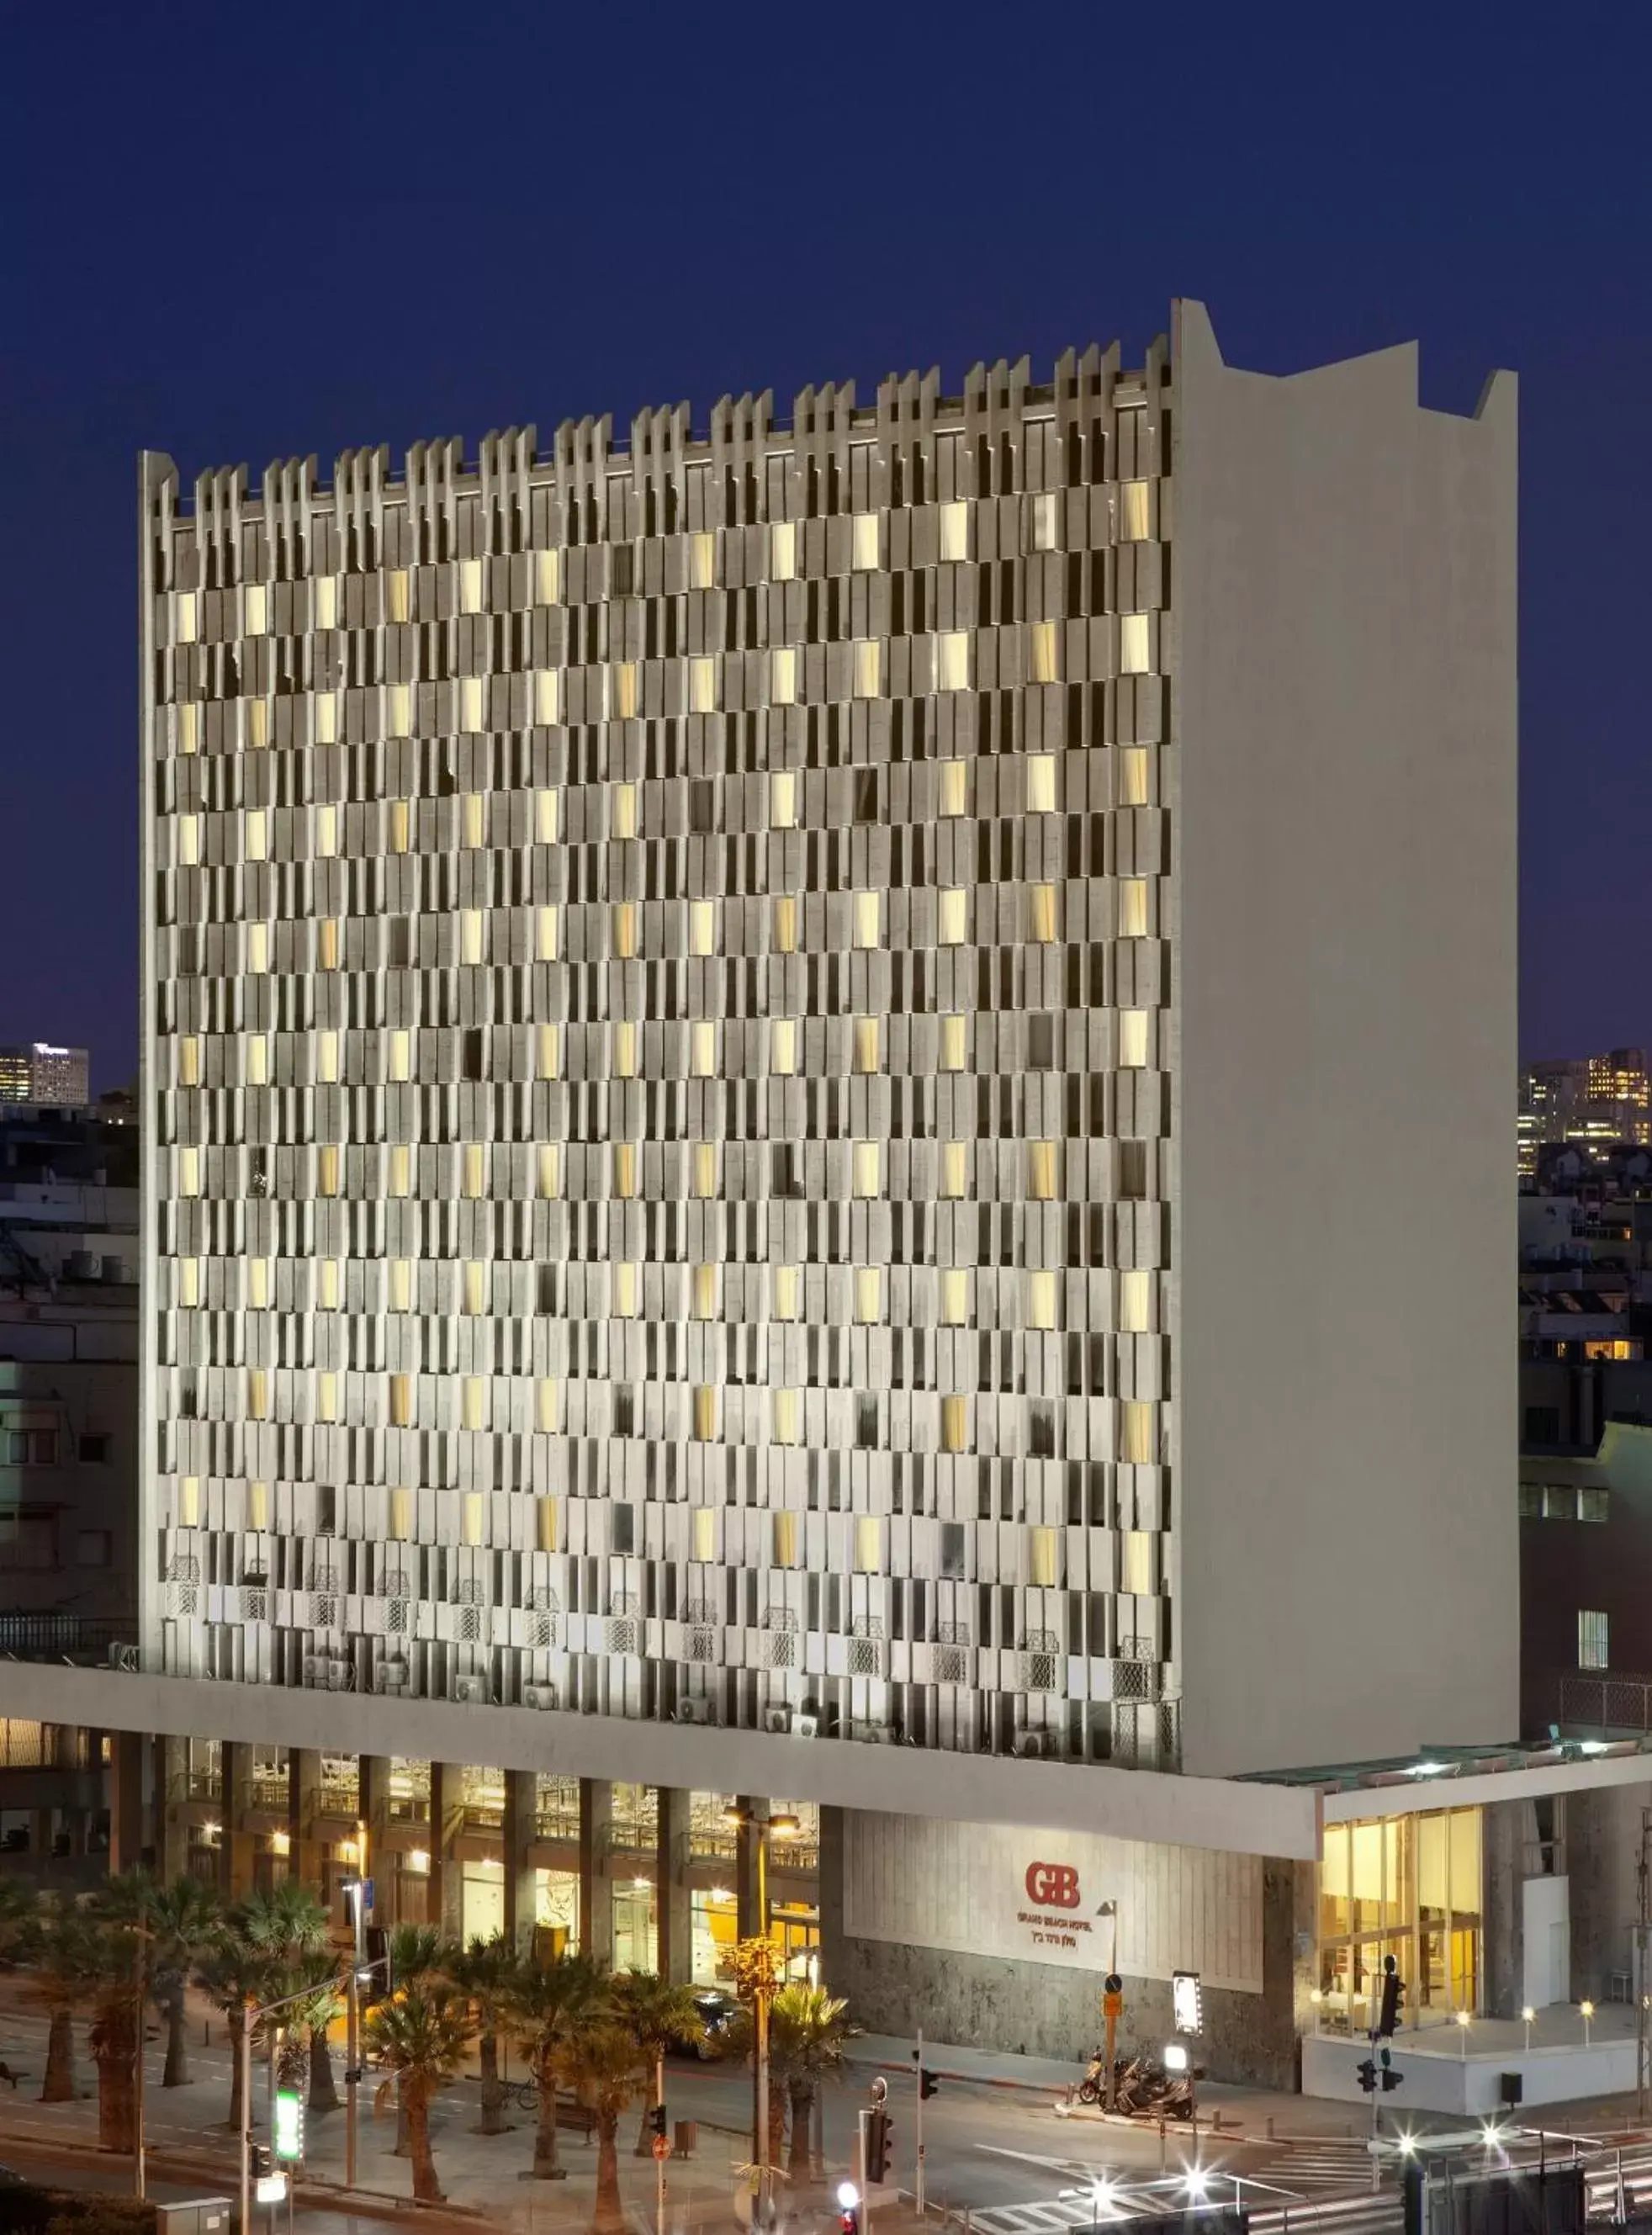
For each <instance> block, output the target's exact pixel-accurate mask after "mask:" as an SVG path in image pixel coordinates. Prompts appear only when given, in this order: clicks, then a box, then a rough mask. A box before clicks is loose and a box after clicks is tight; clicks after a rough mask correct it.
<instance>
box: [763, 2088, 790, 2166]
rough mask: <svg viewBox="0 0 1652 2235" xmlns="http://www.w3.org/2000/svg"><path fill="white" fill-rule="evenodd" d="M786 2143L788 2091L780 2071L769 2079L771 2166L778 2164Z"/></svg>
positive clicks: (768, 2153)
mask: <svg viewBox="0 0 1652 2235" xmlns="http://www.w3.org/2000/svg"><path fill="white" fill-rule="evenodd" d="M785 2144H786V2091H785V2088H784V2086H783V2084H782V2081H781V2079H780V2075H779V2074H778V2073H771V2074H770V2079H769V2147H768V2151H767V2153H766V2154H767V2157H768V2160H769V2163H770V2166H777V2165H778V2164H779V2162H780V2159H781V2155H782V2153H783V2150H784V2148H785Z"/></svg>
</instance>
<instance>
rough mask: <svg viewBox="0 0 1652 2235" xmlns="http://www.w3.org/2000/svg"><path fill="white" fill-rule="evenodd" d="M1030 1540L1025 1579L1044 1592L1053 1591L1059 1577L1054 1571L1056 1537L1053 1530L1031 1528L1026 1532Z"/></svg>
mask: <svg viewBox="0 0 1652 2235" xmlns="http://www.w3.org/2000/svg"><path fill="white" fill-rule="evenodd" d="M1027 1535H1028V1537H1029V1538H1030V1539H1031V1542H1030V1543H1029V1544H1028V1546H1027V1555H1028V1557H1027V1563H1026V1579H1027V1581H1028V1583H1036V1584H1038V1585H1039V1586H1040V1587H1041V1588H1042V1589H1046V1590H1051V1589H1054V1587H1055V1585H1056V1584H1057V1583H1058V1582H1059V1576H1058V1574H1057V1571H1056V1535H1055V1531H1054V1530H1053V1529H1045V1528H1033V1529H1030V1530H1028V1531H1027Z"/></svg>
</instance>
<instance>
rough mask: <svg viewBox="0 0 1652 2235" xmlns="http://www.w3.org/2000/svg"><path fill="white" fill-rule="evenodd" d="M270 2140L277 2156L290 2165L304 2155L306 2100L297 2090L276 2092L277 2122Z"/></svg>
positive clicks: (279, 2089) (273, 2126)
mask: <svg viewBox="0 0 1652 2235" xmlns="http://www.w3.org/2000/svg"><path fill="white" fill-rule="evenodd" d="M270 2139H271V2140H272V2142H273V2143H274V2145H275V2154H276V2155H277V2157H279V2158H281V2159H283V2160H285V2161H286V2162H287V2163H288V2164H291V2163H292V2162H293V2161H294V2160H296V2159H298V2158H301V2157H302V2156H303V2155H304V2098H303V2096H302V2095H300V2094H299V2093H298V2089H297V2088H277V2089H276V2091H275V2120H274V2123H273V2125H272V2128H271V2133H270Z"/></svg>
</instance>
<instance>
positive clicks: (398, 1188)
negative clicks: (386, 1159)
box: [389, 1145, 413, 1196]
mask: <svg viewBox="0 0 1652 2235" xmlns="http://www.w3.org/2000/svg"><path fill="white" fill-rule="evenodd" d="M389 1176H390V1194H391V1195H393V1196H405V1195H408V1194H410V1192H411V1190H412V1186H413V1152H412V1150H410V1149H408V1148H404V1147H401V1146H399V1145H398V1146H397V1147H396V1148H393V1149H392V1150H390V1175H389Z"/></svg>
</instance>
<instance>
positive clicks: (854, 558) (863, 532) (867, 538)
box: [849, 512, 878, 573]
mask: <svg viewBox="0 0 1652 2235" xmlns="http://www.w3.org/2000/svg"><path fill="white" fill-rule="evenodd" d="M877 562H878V516H877V515H876V513H875V512H857V513H856V514H855V516H854V528H853V531H852V533H851V536H850V541H849V565H850V566H851V567H853V568H854V569H855V572H856V573H862V572H865V571H867V570H869V569H871V568H875V567H876V565H877Z"/></svg>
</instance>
